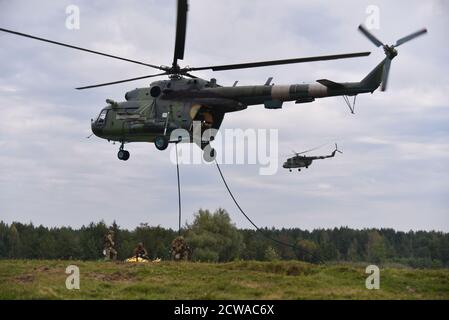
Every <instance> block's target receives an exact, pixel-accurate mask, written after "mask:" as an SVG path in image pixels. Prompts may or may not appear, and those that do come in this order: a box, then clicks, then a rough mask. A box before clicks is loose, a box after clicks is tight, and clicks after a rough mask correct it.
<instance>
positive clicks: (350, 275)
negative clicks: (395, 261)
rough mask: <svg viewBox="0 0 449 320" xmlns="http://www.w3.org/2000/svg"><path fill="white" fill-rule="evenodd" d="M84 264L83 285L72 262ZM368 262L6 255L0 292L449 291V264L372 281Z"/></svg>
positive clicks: (261, 294) (37, 295) (320, 294)
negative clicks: (72, 282)
mask: <svg viewBox="0 0 449 320" xmlns="http://www.w3.org/2000/svg"><path fill="white" fill-rule="evenodd" d="M71 264H73V265H76V266H78V267H79V268H80V286H81V288H80V290H67V289H66V286H65V281H66V277H67V275H66V274H65V269H66V267H67V266H68V265H71ZM367 276H368V275H367V274H365V268H364V267H363V266H357V265H350V264H335V265H320V266H316V265H311V264H307V263H302V262H297V261H288V262H255V261H242V262H231V263H224V264H211V263H190V262H183V263H175V262H161V263H158V264H146V265H145V264H140V265H135V264H125V263H107V262H81V261H40V260H34V261H33V260H27V261H24V260H0V299H449V270H448V269H432V270H428V269H426V270H416V269H408V268H381V272H380V289H379V290H368V289H366V288H365V279H366V277H367Z"/></svg>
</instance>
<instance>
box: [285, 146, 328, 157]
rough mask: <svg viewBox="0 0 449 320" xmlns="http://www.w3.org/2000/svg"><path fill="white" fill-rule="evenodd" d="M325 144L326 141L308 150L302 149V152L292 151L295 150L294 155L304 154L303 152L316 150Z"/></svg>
mask: <svg viewBox="0 0 449 320" xmlns="http://www.w3.org/2000/svg"><path fill="white" fill-rule="evenodd" d="M326 144H327V143H323V144H322V145H319V146H318V147H315V148H312V149H309V150H306V151H302V152H295V151H293V152H295V154H296V155H300V154H304V153H307V152H311V151H315V150H318V149H320V148H322V147H324V146H325V145H326Z"/></svg>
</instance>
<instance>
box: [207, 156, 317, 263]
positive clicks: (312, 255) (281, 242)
mask: <svg viewBox="0 0 449 320" xmlns="http://www.w3.org/2000/svg"><path fill="white" fill-rule="evenodd" d="M215 165H216V166H217V169H218V172H219V173H220V176H221V179H222V180H223V183H224V185H225V187H226V189H227V190H228V193H229V195H230V196H231V198H232V201H234V203H235V205H236V206H237V208H238V209H239V211H240V212H241V213H242V214H243V215H244V216H245V218H246V220H248V221H249V222H250V223H251V224H252V225H253V226H254V228H256V230H257V231H258V232H259V233H260V234H262V236H264V237H265V238H267V239H269V240H271V241H273V242H275V243H277V244H280V245H283V246H287V247H290V248H292V249H295V250H298V251H302V252H304V253H306V254H309V255H310V256H311V257H312V258H314V259H315V260H316V261H318V262H320V263H322V264H324V261H323V260H322V259H321V258H320V257H317V256H316V255H315V254H313V253H312V252H310V251H308V250H306V249H304V248H299V247H298V246H296V245H294V244H291V243H288V242H283V241H281V240H278V239H275V238H272V237H270V236H269V235H268V234H266V233H264V232H263V230H262V229H261V228H259V227H258V226H257V225H256V224H255V223H254V222H253V220H251V218H250V217H248V215H247V214H246V213H245V211H243V209H242V208H241V207H240V205H239V203H238V202H237V200H236V199H235V197H234V195H233V194H232V191H231V189H230V188H229V186H228V184H227V182H226V179H225V177H224V176H223V172H221V169H220V166H219V165H218V162H217V159H215Z"/></svg>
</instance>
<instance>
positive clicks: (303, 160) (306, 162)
mask: <svg viewBox="0 0 449 320" xmlns="http://www.w3.org/2000/svg"><path fill="white" fill-rule="evenodd" d="M316 149H317V148H315V149H310V150H306V151H303V152H295V151H293V152H294V154H295V155H294V156H293V157H291V158H288V159H287V160H286V161H285V162H284V164H283V165H282V168H284V169H288V170H289V171H290V172H292V169H296V168H298V171H301V168H304V167H305V168H306V169H307V168H309V166H310V165H311V164H312V162H313V161H315V160H321V159H328V158H333V157H335V154H336V153H337V152H339V153H343V152H341V151H340V150H338V146H337V144H335V149H334V151H332V153H331V154H330V155H327V156H302V154H305V153H308V152H311V151H313V150H316Z"/></svg>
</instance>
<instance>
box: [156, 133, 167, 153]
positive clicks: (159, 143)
mask: <svg viewBox="0 0 449 320" xmlns="http://www.w3.org/2000/svg"><path fill="white" fill-rule="evenodd" d="M168 143H169V141H168V138H167V137H166V136H157V137H156V138H155V139H154V145H155V146H156V148H157V149H158V150H161V151H162V150H165V149H167V147H168Z"/></svg>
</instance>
